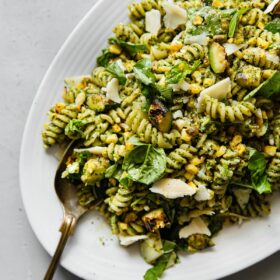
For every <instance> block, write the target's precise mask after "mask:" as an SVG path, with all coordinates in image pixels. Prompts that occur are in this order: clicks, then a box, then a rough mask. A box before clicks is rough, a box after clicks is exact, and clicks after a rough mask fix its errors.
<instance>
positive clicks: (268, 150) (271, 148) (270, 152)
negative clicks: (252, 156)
mask: <svg viewBox="0 0 280 280" xmlns="http://www.w3.org/2000/svg"><path fill="white" fill-rule="evenodd" d="M276 150H277V147H275V146H265V147H264V152H265V153H266V154H267V155H268V156H271V157H273V156H275V155H276Z"/></svg>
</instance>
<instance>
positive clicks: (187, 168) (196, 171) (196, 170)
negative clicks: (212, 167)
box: [186, 164, 199, 175]
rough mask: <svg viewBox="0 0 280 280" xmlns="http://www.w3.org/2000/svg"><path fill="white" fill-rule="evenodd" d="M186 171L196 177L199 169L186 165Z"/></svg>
mask: <svg viewBox="0 0 280 280" xmlns="http://www.w3.org/2000/svg"><path fill="white" fill-rule="evenodd" d="M186 170H187V171H188V173H191V174H193V175H196V174H197V173H198V171H199V168H197V167H196V166H195V165H193V164H188V165H187V166H186Z"/></svg>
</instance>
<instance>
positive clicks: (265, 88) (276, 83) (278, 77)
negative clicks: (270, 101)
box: [243, 71, 280, 101]
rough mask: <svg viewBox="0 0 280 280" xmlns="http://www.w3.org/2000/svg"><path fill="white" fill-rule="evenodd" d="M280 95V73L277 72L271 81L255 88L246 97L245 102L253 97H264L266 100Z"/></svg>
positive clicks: (268, 80)
mask: <svg viewBox="0 0 280 280" xmlns="http://www.w3.org/2000/svg"><path fill="white" fill-rule="evenodd" d="M279 93H280V72H279V71H277V72H275V73H274V74H273V75H272V76H271V77H270V78H269V79H267V80H266V81H265V82H263V83H262V84H261V85H260V86H258V87H257V88H255V89H254V90H253V91H251V92H250V93H249V94H247V95H246V96H245V97H244V99H243V100H244V101H246V100H248V99H250V98H252V97H253V96H255V95H257V96H263V97H266V98H273V97H274V96H275V95H277V94H279Z"/></svg>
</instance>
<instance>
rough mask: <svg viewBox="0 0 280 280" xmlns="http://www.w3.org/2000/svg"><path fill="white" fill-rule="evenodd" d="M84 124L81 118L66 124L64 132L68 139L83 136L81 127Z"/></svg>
mask: <svg viewBox="0 0 280 280" xmlns="http://www.w3.org/2000/svg"><path fill="white" fill-rule="evenodd" d="M85 124H86V122H85V121H83V120H76V119H74V120H71V121H70V122H69V123H68V124H67V126H66V127H65V134H66V135H67V136H68V137H69V138H70V139H78V138H81V137H83V135H84V132H83V130H82V127H83V126H84V125H85Z"/></svg>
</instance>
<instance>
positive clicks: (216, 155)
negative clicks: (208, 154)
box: [215, 146, 227, 157]
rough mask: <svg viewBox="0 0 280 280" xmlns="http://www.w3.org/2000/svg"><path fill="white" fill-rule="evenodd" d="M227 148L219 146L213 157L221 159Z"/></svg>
mask: <svg viewBox="0 0 280 280" xmlns="http://www.w3.org/2000/svg"><path fill="white" fill-rule="evenodd" d="M226 150H227V148H226V147H225V146H221V147H220V148H219V149H218V151H217V152H216V153H215V157H221V156H223V155H224V154H225V152H226Z"/></svg>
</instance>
